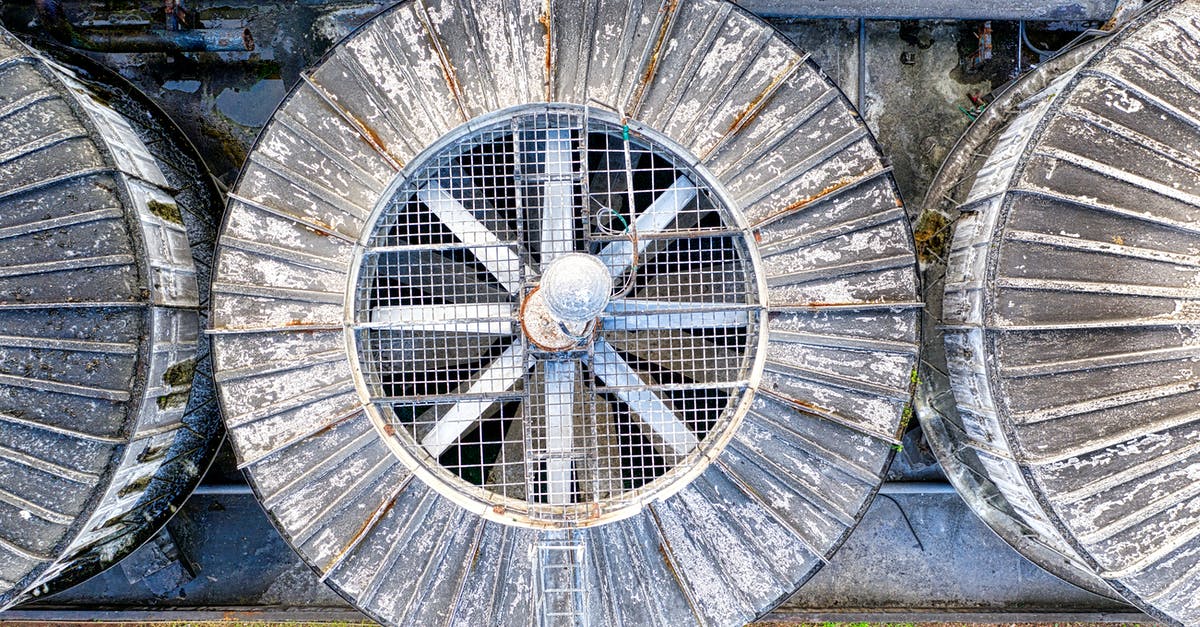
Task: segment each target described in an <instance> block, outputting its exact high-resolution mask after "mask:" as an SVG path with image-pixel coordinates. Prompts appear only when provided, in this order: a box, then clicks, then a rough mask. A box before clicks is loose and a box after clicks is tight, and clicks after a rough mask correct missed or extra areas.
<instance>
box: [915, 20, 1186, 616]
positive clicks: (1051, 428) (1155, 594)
mask: <svg viewBox="0 0 1200 627" xmlns="http://www.w3.org/2000/svg"><path fill="white" fill-rule="evenodd" d="M1198 57H1200V5H1198V4H1196V3H1194V2H1167V3H1163V4H1161V5H1160V6H1158V7H1156V8H1155V9H1153V10H1152V11H1150V12H1149V13H1148V14H1147V15H1145V16H1143V17H1141V18H1139V19H1138V20H1137V21H1135V22H1134V23H1132V24H1131V25H1130V26H1129V27H1128V28H1127V29H1126V30H1125V31H1124V32H1122V33H1121V34H1120V35H1118V36H1115V37H1113V38H1112V39H1111V40H1110V41H1108V42H1106V43H1104V44H1103V45H1097V46H1093V47H1091V48H1088V49H1084V50H1080V51H1077V52H1075V53H1073V55H1072V56H1071V57H1065V58H1064V59H1063V60H1062V61H1060V62H1058V64H1057V65H1056V66H1054V67H1050V68H1047V69H1045V70H1043V71H1040V72H1041V73H1040V74H1039V75H1035V76H1034V77H1031V78H1029V79H1026V81H1025V82H1024V83H1023V84H1022V85H1019V86H1018V88H1017V90H1016V91H1014V92H1013V93H1011V94H1009V95H1007V96H1006V97H1004V98H1003V99H1002V100H1000V101H998V103H997V104H994V105H993V106H992V112H991V113H990V114H989V117H988V118H986V119H985V120H983V124H984V126H983V127H981V128H980V129H972V131H971V133H970V134H969V135H968V136H967V137H965V138H964V140H963V142H962V143H961V146H960V148H959V149H958V150H957V151H956V154H952V155H951V157H950V159H949V160H948V162H947V166H946V167H945V169H944V171H943V172H942V173H941V174H940V175H939V181H938V182H937V183H936V184H935V186H934V188H933V189H932V190H931V195H930V197H929V201H928V202H927V208H929V209H930V213H928V214H927V215H926V216H925V219H924V221H925V224H926V226H930V227H931V226H935V225H937V224H939V223H940V222H942V221H943V220H945V219H949V220H953V221H955V224H954V235H953V245H952V249H951V254H950V258H949V263H948V266H947V267H946V269H945V300H944V302H943V303H931V305H932V306H931V313H932V314H933V315H937V312H938V311H939V310H940V312H941V322H942V323H943V324H944V325H945V326H944V329H945V344H944V350H945V360H946V362H947V363H948V366H949V384H950V385H951V386H952V388H953V397H951V396H950V394H949V391H948V389H947V388H945V387H941V386H939V385H938V383H937V379H938V376H937V374H936V367H935V368H931V369H930V373H929V375H930V377H929V381H930V382H931V383H930V384H929V385H928V386H927V387H926V388H925V390H924V391H923V394H922V396H923V397H925V398H927V399H928V403H922V407H921V411H920V412H919V413H920V415H921V418H922V421H923V424H924V426H925V427H926V428H927V432H929V433H930V434H931V437H932V439H933V441H934V444H935V448H936V449H938V453H939V457H940V458H941V460H942V462H943V465H944V466H945V467H946V468H947V469H948V471H949V474H950V475H951V476H952V478H954V479H955V481H956V483H957V484H958V485H959V487H960V489H964V490H965V491H966V492H967V494H966V496H967V500H968V502H971V503H972V505H973V506H974V507H975V509H976V510H977V511H978V512H979V513H980V514H981V516H983V518H984V519H985V520H987V521H988V522H989V523H990V524H992V525H993V528H996V529H997V531H999V532H1000V533H1001V535H1002V536H1004V537H1006V538H1008V539H1009V540H1010V542H1013V543H1014V545H1015V546H1017V547H1018V549H1020V550H1022V551H1023V552H1025V554H1026V555H1027V556H1030V557H1031V558H1032V559H1034V560H1035V561H1036V562H1038V563H1039V564H1042V565H1044V566H1046V567H1047V569H1049V570H1051V571H1052V572H1055V573H1058V574H1060V575H1063V576H1064V577H1066V578H1068V579H1069V580H1071V581H1074V582H1076V583H1079V584H1080V585H1083V586H1085V587H1087V588H1088V589H1091V590H1094V591H1097V592H1100V593H1107V594H1110V595H1111V594H1112V592H1111V590H1116V591H1117V592H1120V593H1121V594H1122V595H1124V596H1125V597H1126V598H1127V599H1129V600H1130V601H1133V602H1135V603H1137V604H1138V605H1139V606H1140V607H1142V608H1143V609H1146V610H1147V611H1149V612H1151V613H1153V614H1154V615H1156V616H1159V617H1161V618H1164V619H1170V620H1173V621H1175V622H1178V623H1184V624H1195V623H1197V622H1200V514H1197V511H1198V510H1200V493H1198V491H1197V490H1198V488H1197V486H1200V483H1197V482H1196V474H1195V473H1196V470H1195V469H1196V464H1197V462H1198V460H1200V457H1198V456H1200V449H1198V446H1200V445H1198V442H1200V431H1198V430H1197V420H1198V419H1200V414H1198V413H1197V410H1196V401H1197V398H1198V397H1197V392H1196V390H1197V389H1198V388H1200V374H1198V373H1197V369H1196V363H1197V358H1198V355H1197V351H1196V348H1195V344H1196V342H1195V335H1196V324H1197V319H1196V315H1195V309H1196V307H1195V293H1194V292H1195V285H1196V284H1197V282H1198V281H1200V272H1198V271H1197V268H1200V262H1198V260H1197V258H1196V252H1197V248H1196V244H1195V239H1196V238H1195V233H1196V216H1197V215H1198V212H1200V195H1197V192H1198V191H1200V190H1198V189H1197V181H1198V180H1200V179H1198V178H1197V176H1196V167H1197V165H1198V164H1200V161H1198V155H1200V136H1198V129H1200V125H1198V124H1197V116H1196V115H1195V111H1194V109H1195V107H1194V106H1193V104H1192V103H1193V99H1194V98H1195V96H1196V94H1197V93H1200V92H1198V91H1197V86H1200V73H1197V70H1196V67H1197V66H1196V63H1195V60H1196V59H1197V58H1198ZM987 134H990V135H991V136H992V139H990V140H986V141H985V140H983V139H982V138H983V137H984V136H985V135H987ZM973 155H979V156H978V157H977V158H976V157H975V156H973ZM955 186H957V187H958V189H957V190H956V189H955ZM943 198H945V199H951V200H943ZM939 216H941V217H939ZM933 266H934V267H933V272H934V273H935V274H936V272H937V267H936V266H937V264H936V263H935V264H933ZM939 304H940V307H939ZM930 360H931V362H932V363H934V364H936V363H937V362H938V361H939V360H940V356H939V355H937V354H936V351H933V352H932V354H931V355H930ZM939 388H940V389H939ZM955 400H957V407H955Z"/></svg>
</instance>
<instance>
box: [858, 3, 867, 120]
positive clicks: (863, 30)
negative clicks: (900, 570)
mask: <svg viewBox="0 0 1200 627" xmlns="http://www.w3.org/2000/svg"><path fill="white" fill-rule="evenodd" d="M858 115H859V116H861V117H862V118H863V119H864V120H865V119H866V118H867V20H866V19H864V18H859V20H858Z"/></svg>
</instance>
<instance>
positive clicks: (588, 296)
mask: <svg viewBox="0 0 1200 627" xmlns="http://www.w3.org/2000/svg"><path fill="white" fill-rule="evenodd" d="M541 286H542V290H543V291H544V292H545V295H546V296H545V298H546V308H547V309H548V310H549V312H550V315H552V316H554V317H555V318H557V319H558V320H559V321H561V322H563V323H564V324H568V325H579V324H586V323H588V322H590V321H592V320H595V319H596V316H599V315H600V313H601V312H603V311H604V308H605V307H606V306H608V301H609V299H610V298H611V297H612V287H613V281H612V276H611V275H610V274H609V271H608V267H607V266H605V265H604V262H603V261H600V258H599V257H597V256H595V255H589V254H587V253H570V254H568V255H563V256H561V257H558V258H557V259H555V260H554V261H552V262H550V266H549V267H548V268H546V273H545V275H543V276H542V284H541Z"/></svg>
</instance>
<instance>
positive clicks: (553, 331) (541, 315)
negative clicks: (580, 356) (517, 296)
mask: <svg viewBox="0 0 1200 627" xmlns="http://www.w3.org/2000/svg"><path fill="white" fill-rule="evenodd" d="M548 301H549V298H548V297H547V290H545V289H542V288H540V287H538V288H534V289H533V290H532V291H531V292H529V294H528V295H527V296H526V297H525V301H524V303H523V304H522V305H521V329H522V330H523V331H524V332H525V337H526V338H528V339H529V342H530V343H531V344H533V345H534V346H535V347H537V348H538V349H540V350H541V351H544V352H548V353H557V352H562V351H570V350H573V349H575V350H577V349H579V348H582V347H585V346H586V345H587V342H588V340H589V339H591V336H592V332H593V331H594V330H595V328H596V325H595V317H593V318H592V319H591V320H583V321H580V322H568V321H565V320H562V319H561V318H559V317H558V316H555V315H554V313H553V312H552V311H551V309H550V304H549V302H548Z"/></svg>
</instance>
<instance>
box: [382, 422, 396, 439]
mask: <svg viewBox="0 0 1200 627" xmlns="http://www.w3.org/2000/svg"><path fill="white" fill-rule="evenodd" d="M383 432H384V433H386V434H388V436H395V435H396V428H395V427H393V426H392V425H391V423H388V424H385V425H383Z"/></svg>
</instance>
